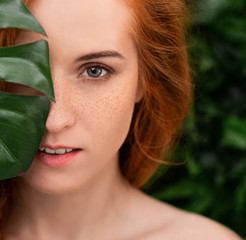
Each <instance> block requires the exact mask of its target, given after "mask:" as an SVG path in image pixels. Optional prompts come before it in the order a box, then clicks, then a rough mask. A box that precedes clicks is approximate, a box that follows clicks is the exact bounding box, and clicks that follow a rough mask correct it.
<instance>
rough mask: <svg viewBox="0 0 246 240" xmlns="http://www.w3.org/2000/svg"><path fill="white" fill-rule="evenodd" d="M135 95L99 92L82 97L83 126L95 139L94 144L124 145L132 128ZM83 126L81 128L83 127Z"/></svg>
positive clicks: (125, 92)
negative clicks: (105, 142)
mask: <svg viewBox="0 0 246 240" xmlns="http://www.w3.org/2000/svg"><path fill="white" fill-rule="evenodd" d="M133 95H134V94H133V93H132V92H131V91H128V90H127V89H126V91H120V90H119V89H115V90H112V91H98V92H97V94H96V95H94V94H93V96H83V97H81V100H80V102H81V113H80V114H79V115H80V116H84V118H83V119H81V124H82V125H83V127H85V129H86V131H88V135H89V136H90V137H93V136H95V137H93V139H91V141H92V142H93V143H94V144H100V143H101V141H104V140H105V141H107V143H108V144H110V143H111V145H119V144H122V141H124V139H125V138H126V136H127V134H128V130H129V127H130V123H131V119H132V113H133V108H134V104H135V101H134V100H135V98H134V96H133ZM82 125H81V126H82Z"/></svg>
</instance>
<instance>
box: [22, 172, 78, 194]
mask: <svg viewBox="0 0 246 240" xmlns="http://www.w3.org/2000/svg"><path fill="white" fill-rule="evenodd" d="M21 178H22V180H23V182H24V183H25V185H26V186H27V187H28V188H29V189H30V188H31V189H32V190H34V191H36V192H40V193H44V194H51V195H64V194H68V193H71V192H73V191H76V190H78V189H79V188H80V187H81V185H79V184H78V181H76V180H75V179H74V178H73V177H72V176H65V174H64V173H63V174H62V173H57V172H54V171H52V169H51V170H50V171H49V170H47V169H45V170H44V169H40V168H39V169H33V168H32V169H30V170H28V171H27V172H26V173H24V174H23V175H22V176H21ZM81 182H82V179H80V183H81Z"/></svg>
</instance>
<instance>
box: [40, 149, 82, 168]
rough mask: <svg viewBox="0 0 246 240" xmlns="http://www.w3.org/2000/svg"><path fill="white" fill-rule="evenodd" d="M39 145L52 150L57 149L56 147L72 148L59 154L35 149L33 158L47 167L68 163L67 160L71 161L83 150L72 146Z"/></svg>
mask: <svg viewBox="0 0 246 240" xmlns="http://www.w3.org/2000/svg"><path fill="white" fill-rule="evenodd" d="M40 147H43V148H50V149H52V150H55V149H58V148H67V149H69V148H70V149H74V150H73V151H72V152H69V153H65V154H61V155H52V154H48V153H45V152H41V151H39V150H38V151H37V153H36V155H35V159H36V160H37V161H38V162H40V163H41V164H43V165H45V166H48V167H59V166H64V165H66V164H68V163H69V162H71V161H73V160H74V159H75V158H76V156H77V155H78V154H79V153H81V152H82V151H83V150H82V149H79V148H74V147H71V146H65V145H56V146H51V145H41V146H40Z"/></svg>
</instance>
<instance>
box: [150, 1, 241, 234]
mask: <svg viewBox="0 0 246 240" xmlns="http://www.w3.org/2000/svg"><path fill="white" fill-rule="evenodd" d="M192 11H193V12H194V19H193V24H192V27H191V31H190V33H189V37H188V50H189V52H190V62H191V67H192V69H193V71H194V73H193V74H192V75H193V82H194V84H195V96H194V107H193V110H192V112H191V114H190V116H189V117H188V118H187V120H186V121H185V123H184V126H183V137H182V139H181V143H180V146H179V147H178V148H177V149H176V151H175V153H174V155H173V156H172V159H173V160H175V161H180V162H182V161H184V160H187V162H186V164H184V165H182V166H175V167H174V166H173V167H171V168H170V169H168V171H167V172H165V173H164V174H163V176H162V177H161V178H160V179H159V180H158V181H157V182H156V183H155V184H154V185H153V186H152V187H151V188H150V189H148V190H146V192H147V193H148V194H150V195H152V196H154V197H156V198H158V199H161V200H162V201H165V202H169V203H171V204H173V205H175V206H177V207H179V208H182V209H186V210H189V211H192V212H196V213H199V214H202V215H205V216H208V217H209V218H212V219H214V220H216V221H219V222H221V223H223V224H225V225H226V226H228V227H230V228H231V229H233V230H234V231H236V232H237V233H238V234H240V235H241V236H242V237H244V238H246V81H245V79H246V1H245V0H197V1H195V4H194V6H193V7H192Z"/></svg>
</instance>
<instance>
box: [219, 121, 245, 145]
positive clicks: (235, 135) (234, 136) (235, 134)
mask: <svg viewBox="0 0 246 240" xmlns="http://www.w3.org/2000/svg"><path fill="white" fill-rule="evenodd" d="M222 143H223V144H224V145H225V146H229V147H232V148H235V149H239V150H246V120H242V119H239V118H237V117H228V118H227V119H226V120H225V121H224V124H223V139H222Z"/></svg>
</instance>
